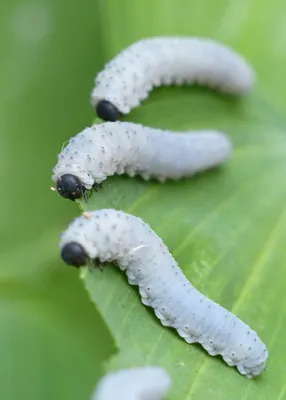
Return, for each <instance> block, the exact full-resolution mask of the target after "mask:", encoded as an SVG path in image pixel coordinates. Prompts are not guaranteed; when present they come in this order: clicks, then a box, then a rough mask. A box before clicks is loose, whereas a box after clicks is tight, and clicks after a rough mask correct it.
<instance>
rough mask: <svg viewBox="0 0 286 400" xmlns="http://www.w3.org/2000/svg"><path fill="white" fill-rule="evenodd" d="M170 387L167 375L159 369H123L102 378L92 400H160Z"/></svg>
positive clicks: (170, 383)
mask: <svg viewBox="0 0 286 400" xmlns="http://www.w3.org/2000/svg"><path fill="white" fill-rule="evenodd" d="M171 385H172V382H171V378H170V376H169V374H168V373H167V372H166V371H165V370H164V369H162V368H160V367H152V366H150V367H141V368H133V369H125V370H124V369H123V370H120V371H116V372H113V373H110V374H108V375H106V376H104V377H103V378H102V379H101V381H100V382H99V383H98V385H97V387H96V389H95V391H94V393H93V395H92V400H115V399H116V400H161V399H163V398H164V397H165V396H166V394H167V393H168V391H169V390H170V388H171Z"/></svg>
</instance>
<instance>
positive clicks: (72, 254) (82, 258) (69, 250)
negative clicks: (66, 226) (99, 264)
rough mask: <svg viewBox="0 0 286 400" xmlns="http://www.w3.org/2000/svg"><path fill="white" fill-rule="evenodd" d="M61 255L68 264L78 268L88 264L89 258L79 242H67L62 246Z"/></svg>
mask: <svg viewBox="0 0 286 400" xmlns="http://www.w3.org/2000/svg"><path fill="white" fill-rule="evenodd" d="M61 257H62V260H63V261H64V262H65V263H66V264H68V265H72V266H73V267H77V268H78V267H82V266H84V265H86V264H87V262H88V260H89V257H88V255H87V254H86V252H85V250H84V248H83V247H82V245H80V244H79V243H77V242H69V243H66V244H65V245H64V247H63V248H62V251H61Z"/></svg>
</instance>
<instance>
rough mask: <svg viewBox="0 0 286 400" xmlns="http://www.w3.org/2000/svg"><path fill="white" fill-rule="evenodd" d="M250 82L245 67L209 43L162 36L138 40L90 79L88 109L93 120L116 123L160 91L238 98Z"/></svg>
mask: <svg viewBox="0 0 286 400" xmlns="http://www.w3.org/2000/svg"><path fill="white" fill-rule="evenodd" d="M254 82H255V72H254V70H253V68H252V67H251V65H250V64H249V63H248V62H247V61H246V60H245V59H244V58H243V57H242V56H240V55H239V54H237V53H236V52H235V51H234V50H232V49H230V48H229V47H227V46H226V45H224V44H223V43H219V42H217V41H215V40H211V39H207V38H200V37H187V36H171V37H168V36H165V37H164V36H162V37H151V38H145V39H142V40H139V41H138V42H135V43H133V44H132V45H131V46H129V47H127V48H126V49H124V50H123V51H121V52H120V53H119V54H118V55H117V56H116V57H115V58H113V59H112V60H111V61H109V62H108V63H107V64H106V65H105V67H104V68H103V70H102V71H101V72H100V73H99V74H98V75H97V76H96V79H95V87H94V89H93V91H92V93H91V104H92V105H93V106H94V107H95V109H96V113H97V115H98V116H99V117H100V118H101V119H103V120H106V121H116V120H118V119H119V117H120V116H122V115H126V114H128V113H129V112H130V111H131V110H132V109H133V108H135V107H138V106H139V105H140V103H141V101H142V100H144V99H146V98H147V97H148V95H149V92H150V91H151V90H152V89H153V88H154V87H157V86H161V85H183V84H194V83H198V84H200V85H204V86H209V87H211V88H215V89H217V90H219V91H221V92H225V93H229V94H232V95H240V94H243V93H246V92H248V91H249V90H250V89H251V88H252V86H253V84H254Z"/></svg>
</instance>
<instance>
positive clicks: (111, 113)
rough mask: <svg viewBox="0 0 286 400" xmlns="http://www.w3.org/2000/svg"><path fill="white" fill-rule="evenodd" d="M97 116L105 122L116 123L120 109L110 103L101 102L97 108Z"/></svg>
mask: <svg viewBox="0 0 286 400" xmlns="http://www.w3.org/2000/svg"><path fill="white" fill-rule="evenodd" d="M95 111H96V114H97V115H98V117H99V118H101V119H103V120H104V121H110V122H115V121H117V120H118V119H119V114H120V113H119V111H118V109H117V108H116V107H115V106H114V105H113V104H112V103H110V102H109V101H107V100H101V101H100V102H98V103H97V105H96V107H95Z"/></svg>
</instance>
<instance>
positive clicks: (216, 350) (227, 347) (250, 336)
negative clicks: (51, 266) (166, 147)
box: [60, 209, 268, 378]
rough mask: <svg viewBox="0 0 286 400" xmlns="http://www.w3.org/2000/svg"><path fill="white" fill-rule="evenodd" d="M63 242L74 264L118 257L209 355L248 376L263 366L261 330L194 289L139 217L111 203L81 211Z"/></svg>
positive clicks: (151, 300)
mask: <svg viewBox="0 0 286 400" xmlns="http://www.w3.org/2000/svg"><path fill="white" fill-rule="evenodd" d="M60 248H61V255H62V258H63V260H64V261H65V262H66V263H67V264H71V265H74V266H81V265H85V264H86V263H88V262H89V261H90V260H95V259H99V260H100V261H102V262H105V261H117V262H118V264H119V267H120V269H121V270H125V271H126V274H127V277H128V281H129V283H130V284H132V285H138V286H139V291H140V295H141V300H142V303H143V304H145V305H147V306H149V307H152V308H153V309H154V312H155V314H156V316H157V317H158V318H159V319H160V321H161V323H162V324H163V325H164V326H169V327H172V328H175V329H176V330H177V331H178V333H179V335H180V336H181V337H183V338H184V339H185V340H186V342H188V343H195V342H198V343H200V344H201V345H202V346H203V347H204V348H205V349H206V350H207V351H208V353H209V354H210V355H212V356H215V355H219V354H220V355H221V356H222V357H223V359H224V361H225V362H226V363H227V364H228V365H230V366H236V367H237V368H238V370H239V372H240V373H241V374H243V375H246V376H248V377H249V378H251V377H253V376H256V375H259V374H260V373H261V372H262V371H263V370H264V368H265V361H266V359H267V358H268V352H267V349H266V346H265V344H264V343H262V341H261V340H260V339H259V337H258V335H257V333H256V332H254V331H253V330H252V329H251V328H250V327H249V326H247V325H246V324H245V323H244V322H242V321H241V320H240V319H238V317H236V316H235V315H234V314H232V313H231V312H229V311H227V310H226V309H224V308H223V307H221V306H220V305H218V304H216V303H215V302H214V301H212V300H210V299H209V298H207V297H206V296H204V295H203V294H201V293H200V292H199V291H198V290H196V289H195V288H194V287H193V286H192V284H191V283H190V282H189V281H188V280H187V278H186V277H185V275H184V274H183V272H182V271H181V269H180V268H179V266H178V264H177V262H176V261H175V260H174V259H173V257H172V256H171V254H170V252H169V251H168V248H167V247H166V246H165V245H164V244H163V242H162V240H161V239H160V238H159V237H158V236H157V235H156V234H155V233H154V232H153V231H152V230H151V228H150V227H149V226H148V225H147V224H145V223H144V222H143V221H142V220H141V219H140V218H137V217H135V216H132V215H129V214H126V213H124V212H122V211H116V210H112V209H107V210H98V211H93V212H91V213H88V215H82V216H80V217H79V218H77V219H75V220H74V221H73V222H72V223H71V224H70V226H69V227H68V229H67V230H66V231H65V232H64V233H63V235H62V238H61V242H60Z"/></svg>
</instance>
